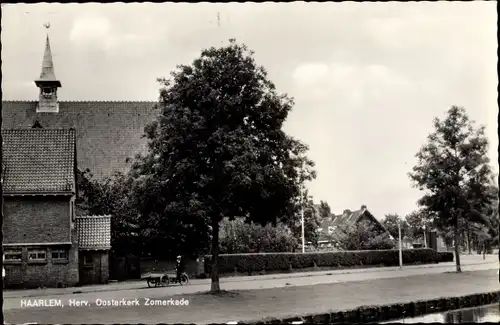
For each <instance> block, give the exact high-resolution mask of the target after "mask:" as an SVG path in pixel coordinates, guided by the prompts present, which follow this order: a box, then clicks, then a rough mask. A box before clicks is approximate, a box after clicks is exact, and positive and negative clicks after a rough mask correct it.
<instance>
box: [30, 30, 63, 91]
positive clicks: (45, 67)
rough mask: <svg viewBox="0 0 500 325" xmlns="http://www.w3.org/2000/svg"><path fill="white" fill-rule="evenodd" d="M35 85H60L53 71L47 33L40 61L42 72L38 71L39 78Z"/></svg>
mask: <svg viewBox="0 0 500 325" xmlns="http://www.w3.org/2000/svg"><path fill="white" fill-rule="evenodd" d="M35 83H36V84H37V86H40V85H42V84H51V85H54V86H56V87H61V83H60V82H59V80H57V78H56V74H55V72H54V62H53V61H52V51H51V50H50V41H49V35H47V38H46V41H45V52H44V54H43V62H42V72H41V73H40V78H39V79H38V80H36V81H35Z"/></svg>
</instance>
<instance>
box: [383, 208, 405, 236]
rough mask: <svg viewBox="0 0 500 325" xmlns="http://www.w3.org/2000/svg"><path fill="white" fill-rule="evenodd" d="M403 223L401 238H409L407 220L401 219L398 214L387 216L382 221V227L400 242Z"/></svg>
mask: <svg viewBox="0 0 500 325" xmlns="http://www.w3.org/2000/svg"><path fill="white" fill-rule="evenodd" d="M398 223H401V238H404V237H405V236H406V237H408V223H407V222H406V220H405V219H403V218H401V217H400V216H399V215H397V214H391V213H390V214H386V215H385V217H384V220H382V225H383V226H384V227H385V229H387V231H388V232H389V233H390V234H391V236H392V237H393V238H394V239H396V240H398V238H399V226H398Z"/></svg>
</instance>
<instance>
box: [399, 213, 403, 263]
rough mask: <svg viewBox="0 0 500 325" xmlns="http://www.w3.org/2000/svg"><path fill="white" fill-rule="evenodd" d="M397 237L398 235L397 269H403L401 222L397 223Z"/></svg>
mask: <svg viewBox="0 0 500 325" xmlns="http://www.w3.org/2000/svg"><path fill="white" fill-rule="evenodd" d="M398 235H399V268H400V269H402V268H403V242H402V241H401V220H400V221H398Z"/></svg>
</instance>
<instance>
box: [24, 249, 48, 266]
mask: <svg viewBox="0 0 500 325" xmlns="http://www.w3.org/2000/svg"><path fill="white" fill-rule="evenodd" d="M42 253H43V254H44V255H45V257H44V258H39V257H38V255H39V254H42ZM31 254H36V256H37V257H36V258H33V259H32V258H31ZM28 263H47V249H44V248H29V249H28Z"/></svg>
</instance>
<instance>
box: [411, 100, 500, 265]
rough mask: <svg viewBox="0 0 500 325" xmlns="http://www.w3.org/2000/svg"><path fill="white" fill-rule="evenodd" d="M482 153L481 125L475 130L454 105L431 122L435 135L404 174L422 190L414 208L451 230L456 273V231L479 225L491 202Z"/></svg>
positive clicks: (484, 151)
mask: <svg viewBox="0 0 500 325" xmlns="http://www.w3.org/2000/svg"><path fill="white" fill-rule="evenodd" d="M487 150H488V141H487V139H486V137H485V135H484V126H480V127H475V126H474V122H473V121H471V120H470V119H469V117H468V116H467V113H466V111H465V109H463V108H460V107H457V106H453V107H451V108H450V109H449V110H448V112H447V116H446V118H445V119H444V120H440V119H439V118H435V119H434V132H432V133H431V134H430V135H429V136H428V139H427V142H426V143H425V144H424V145H423V146H422V148H421V149H420V151H419V152H418V153H417V155H416V157H417V159H418V163H417V165H416V166H415V167H413V171H412V172H411V173H410V174H409V176H410V178H411V180H412V181H413V183H414V185H415V186H416V187H417V188H418V189H420V190H422V191H425V194H424V195H423V197H422V198H421V199H420V200H419V204H420V205H421V206H422V207H423V210H424V211H425V213H427V214H428V216H429V219H430V220H432V222H433V224H434V225H435V226H436V227H437V228H438V229H440V230H442V231H446V230H449V229H450V228H451V229H452V232H453V237H454V243H455V256H456V266H457V272H460V271H461V268H460V256H459V245H458V243H459V242H460V231H461V229H463V228H464V227H465V226H466V225H467V224H468V223H470V222H480V223H484V222H485V217H484V216H485V215H484V213H485V209H486V208H487V207H488V206H489V204H490V203H491V201H492V199H493V197H492V195H491V191H489V188H490V186H491V182H490V177H491V169H490V166H489V159H488V156H487Z"/></svg>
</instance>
